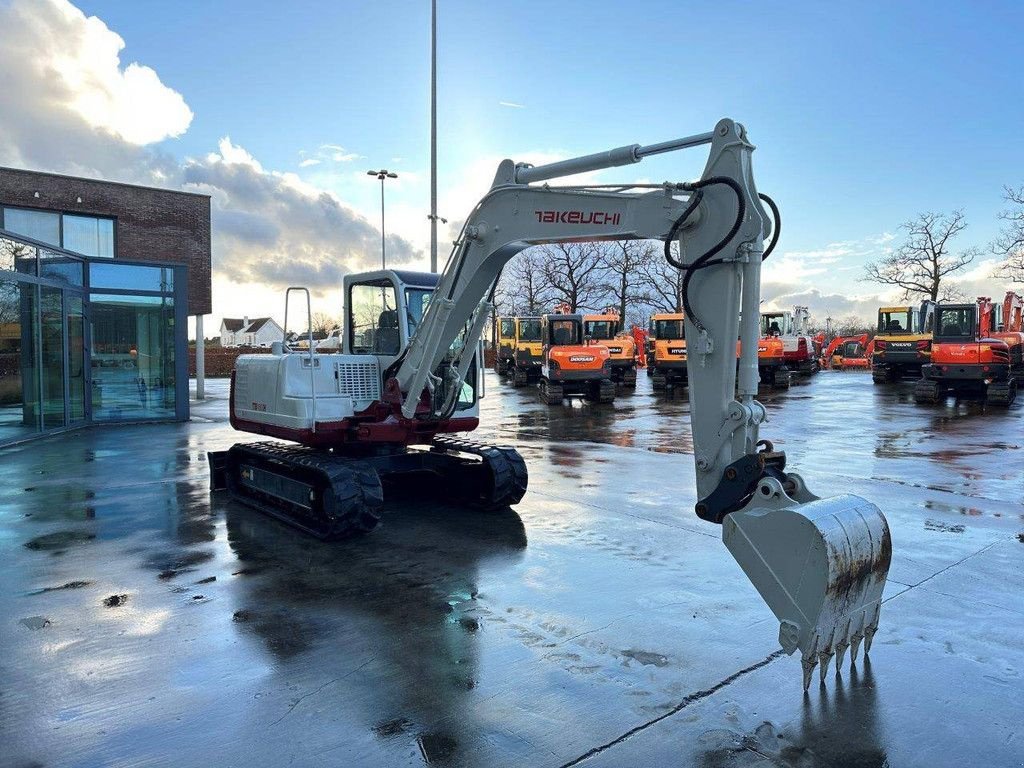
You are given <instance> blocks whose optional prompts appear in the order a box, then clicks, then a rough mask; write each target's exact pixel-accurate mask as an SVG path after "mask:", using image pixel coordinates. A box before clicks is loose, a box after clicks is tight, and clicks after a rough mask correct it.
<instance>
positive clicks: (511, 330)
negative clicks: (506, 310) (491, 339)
mask: <svg viewBox="0 0 1024 768" xmlns="http://www.w3.org/2000/svg"><path fill="white" fill-rule="evenodd" d="M500 325H501V328H500V330H499V331H498V333H499V334H500V336H501V338H503V339H510V338H512V337H513V336H515V335H516V332H515V321H514V320H513V319H512V318H511V317H503V318H501V323H500Z"/></svg>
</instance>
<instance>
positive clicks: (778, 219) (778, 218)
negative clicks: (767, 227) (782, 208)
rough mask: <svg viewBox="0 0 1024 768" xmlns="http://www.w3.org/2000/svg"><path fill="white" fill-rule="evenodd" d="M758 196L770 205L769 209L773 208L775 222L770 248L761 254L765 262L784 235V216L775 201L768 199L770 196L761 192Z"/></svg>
mask: <svg viewBox="0 0 1024 768" xmlns="http://www.w3.org/2000/svg"><path fill="white" fill-rule="evenodd" d="M757 196H758V197H759V198H761V199H762V200H764V201H765V202H766V203H768V207H769V208H771V211H772V220H773V222H772V240H771V242H770V243H768V247H767V248H765V249H764V253H762V254H761V261H764V260H765V259H767V258H768V257H769V256H771V253H772V251H774V250H775V246H776V245H777V244H778V242H779V235H781V234H782V214H780V213H779V206H777V205H776V204H775V201H774V200H772V199H771V198H770V197H768V195H765V194H762V193H760V192H759V193H758V195H757Z"/></svg>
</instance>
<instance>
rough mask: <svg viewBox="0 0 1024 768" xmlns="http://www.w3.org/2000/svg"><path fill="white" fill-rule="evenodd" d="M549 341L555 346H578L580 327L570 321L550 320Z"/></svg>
mask: <svg viewBox="0 0 1024 768" xmlns="http://www.w3.org/2000/svg"><path fill="white" fill-rule="evenodd" d="M548 333H549V340H550V342H551V343H552V344H553V345H555V346H565V345H567V344H579V343H580V342H581V341H582V339H580V325H579V323H576V322H574V321H572V320H552V321H551V327H550V328H549V329H548Z"/></svg>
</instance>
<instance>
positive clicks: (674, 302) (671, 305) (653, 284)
mask: <svg viewBox="0 0 1024 768" xmlns="http://www.w3.org/2000/svg"><path fill="white" fill-rule="evenodd" d="M653 245H654V252H653V254H652V256H651V258H650V259H648V260H647V261H646V262H644V263H642V264H640V265H639V267H638V272H639V274H640V277H641V278H642V279H643V283H644V287H645V288H646V291H647V296H646V298H645V299H644V301H645V303H646V304H647V306H649V307H650V308H651V309H652V310H654V311H655V312H682V311H683V273H682V272H681V271H680V270H678V269H676V268H675V267H673V266H672V265H671V264H669V263H668V262H667V261H665V256H664V254H663V253H662V247H663V246H661V244H660V243H654V244H653ZM672 248H673V250H675V249H676V245H675V244H673V245H672ZM677 258H678V254H677Z"/></svg>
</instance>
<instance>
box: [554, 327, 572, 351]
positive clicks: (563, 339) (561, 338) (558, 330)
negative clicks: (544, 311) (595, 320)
mask: <svg viewBox="0 0 1024 768" xmlns="http://www.w3.org/2000/svg"><path fill="white" fill-rule="evenodd" d="M571 340H572V339H571V336H570V334H569V329H568V328H566V327H564V326H561V325H559V326H556V327H555V344H556V345H557V346H564V345H566V344H568V343H569V342H570V341H571Z"/></svg>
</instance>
